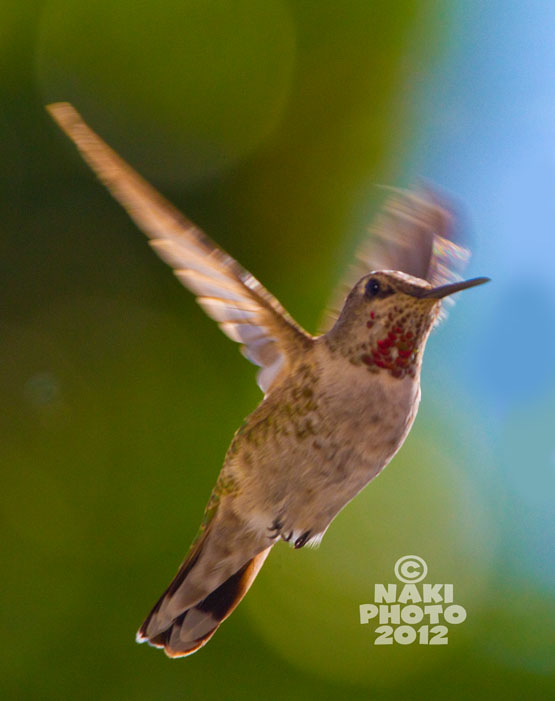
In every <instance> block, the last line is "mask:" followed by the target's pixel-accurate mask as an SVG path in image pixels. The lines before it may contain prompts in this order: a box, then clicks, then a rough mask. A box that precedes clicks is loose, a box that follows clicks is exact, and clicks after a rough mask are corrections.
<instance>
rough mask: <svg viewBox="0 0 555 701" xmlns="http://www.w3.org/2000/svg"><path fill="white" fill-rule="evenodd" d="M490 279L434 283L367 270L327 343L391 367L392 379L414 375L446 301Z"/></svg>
mask: <svg viewBox="0 0 555 701" xmlns="http://www.w3.org/2000/svg"><path fill="white" fill-rule="evenodd" d="M488 279H489V278H474V279H472V280H465V281H461V282H455V283H451V284H448V285H441V286H440V287H432V285H431V284H430V283H429V282H426V281H425V280H422V279H420V278H417V277H413V276H412V275H407V274H405V273H401V272H398V271H391V270H381V271H376V272H372V273H369V274H368V275H365V276H364V277H363V278H361V279H360V280H359V281H358V282H357V283H356V285H355V286H354V288H353V289H352V290H351V292H350V294H349V296H348V297H347V299H346V301H345V305H344V307H343V310H342V312H341V314H340V316H339V318H338V320H337V323H336V324H335V326H334V328H333V329H332V330H331V331H330V332H329V334H328V336H329V343H330V345H331V347H332V348H336V347H338V346H341V347H342V350H343V351H344V352H345V353H346V354H347V355H348V357H349V360H350V361H351V362H353V363H355V364H357V365H361V366H366V367H367V368H368V370H369V371H372V372H376V373H377V372H379V371H380V370H387V371H389V372H390V374H391V375H392V376H393V377H397V378H402V377H405V376H407V375H410V376H412V377H414V376H415V375H416V373H417V371H418V369H419V367H420V362H421V356H422V351H423V350H424V346H425V343H426V340H427V338H428V335H429V333H430V330H431V328H432V326H433V324H434V322H435V320H436V319H437V317H438V315H439V312H440V309H441V301H442V299H443V298H444V297H447V296H448V295H451V294H453V293H455V292H459V291H460V290H465V289H467V288H469V287H474V286H475V285H481V284H482V283H484V282H488ZM341 339H343V341H341Z"/></svg>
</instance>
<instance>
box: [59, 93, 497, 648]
mask: <svg viewBox="0 0 555 701" xmlns="http://www.w3.org/2000/svg"><path fill="white" fill-rule="evenodd" d="M49 109H50V111H51V113H52V115H53V116H54V118H55V119H56V121H58V123H59V124H60V125H61V126H62V128H63V129H64V130H65V131H66V132H67V133H68V135H69V136H70V137H71V138H72V139H73V140H74V141H75V143H76V144H77V146H78V148H79V149H80V150H81V152H82V154H83V156H84V158H85V159H86V160H87V161H88V162H89V164H90V165H91V166H92V168H93V169H94V170H95V171H96V173H97V174H98V175H99V177H100V178H101V179H102V180H103V181H104V183H105V184H106V185H107V187H108V188H109V189H110V190H111V192H112V193H113V194H114V196H115V197H116V198H117V199H118V200H119V201H120V202H121V203H122V204H123V206H124V207H125V208H126V209H127V210H128V212H129V213H130V214H131V216H132V217H133V218H134V219H135V221H136V222H137V223H138V224H139V226H140V227H141V228H143V230H144V231H145V232H146V233H147V234H148V235H149V236H150V237H151V239H152V241H151V243H152V245H153V247H154V248H155V249H156V251H157V252H158V254H159V255H160V256H161V257H162V258H163V259H164V260H166V262H168V263H170V264H171V265H172V266H173V267H174V269H175V272H176V274H177V276H178V277H179V278H180V280H181V281H182V282H183V283H184V284H185V285H186V286H187V287H189V288H190V289H191V290H192V291H193V292H195V293H196V294H197V295H198V301H199V303H200V304H201V305H202V307H203V308H204V309H205V310H206V311H207V313H208V314H209V315H210V316H212V317H213V318H214V319H215V320H216V321H217V322H218V323H219V324H220V327H221V328H222V330H223V331H224V332H225V333H226V334H227V335H228V336H230V337H231V338H232V339H233V340H235V341H239V342H240V343H242V344H243V352H244V354H245V355H246V357H247V358H249V359H250V360H251V361H252V362H254V363H255V364H257V365H259V366H260V367H261V370H260V372H259V374H258V383H259V385H260V387H261V388H262V390H263V391H264V392H265V398H264V399H263V401H262V402H261V403H260V404H259V406H258V407H257V408H256V409H255V410H254V411H253V412H252V413H251V414H250V415H249V416H248V417H247V418H246V419H245V421H244V423H243V425H242V426H241V427H240V428H239V429H238V431H237V432H236V434H235V436H234V437H233V440H232V442H231V445H230V448H229V450H228V452H227V455H226V457H225V461H224V465H223V467H222V470H221V473H220V476H219V478H218V480H217V483H216V487H215V488H214V491H213V493H212V496H211V497H210V500H209V502H208V505H207V508H206V512H205V518H204V521H203V523H202V525H201V529H200V532H199V534H198V536H197V538H196V540H195V541H194V543H193V545H192V547H191V550H190V552H189V554H188V556H187V558H186V559H185V561H184V562H183V564H182V565H181V567H180V569H179V571H178V573H177V575H176V577H175V578H174V580H173V581H172V583H171V584H170V586H169V587H168V589H167V590H166V592H164V594H163V595H162V597H161V598H160V600H159V601H158V603H157V604H156V606H155V607H154V608H153V610H152V611H151V613H150V614H149V616H148V617H147V619H146V620H145V622H144V623H143V625H142V626H141V628H140V630H139V633H138V640H139V641H140V642H142V641H148V642H150V643H151V644H153V645H155V646H158V647H163V648H164V649H165V651H166V653H167V654H168V655H169V656H171V657H178V656H183V655H187V654H190V653H192V652H194V651H195V650H197V649H198V648H199V647H201V646H202V645H204V644H205V643H206V642H207V641H208V640H209V639H210V637H211V636H212V635H213V634H214V632H215V631H216V629H217V628H218V626H219V624H220V623H221V621H222V620H224V619H225V618H226V617H227V616H228V615H229V614H230V613H231V612H232V611H233V609H234V608H235V607H236V606H237V604H238V603H239V601H240V600H241V599H242V597H243V596H244V594H245V593H246V591H247V590H248V588H249V587H250V585H251V583H252V581H253V579H254V577H255V576H256V574H257V572H258V570H259V569H260V567H261V565H262V564H263V562H264V560H265V558H266V556H267V555H268V553H269V551H270V549H271V548H272V547H273V546H274V545H275V544H276V543H277V542H278V541H279V540H284V541H287V542H289V543H291V544H293V545H294V546H295V548H301V547H303V546H304V545H306V544H316V543H318V542H319V541H320V539H321V538H322V536H323V535H324V533H325V531H326V529H327V528H328V526H329V524H330V523H331V521H332V520H333V519H334V518H335V516H336V515H337V514H338V512H339V511H340V510H341V509H342V508H343V507H344V506H345V505H346V504H347V503H348V502H349V501H350V500H351V499H352V498H353V497H354V496H355V495H356V494H357V493H358V492H359V491H360V490H361V489H362V488H363V487H364V486H366V485H367V484H368V482H370V480H372V479H373V478H374V477H376V475H378V474H379V472H380V471H381V470H382V469H383V468H384V467H385V466H386V465H387V464H388V462H389V461H390V460H391V459H392V457H393V456H394V455H395V453H396V452H397V451H398V450H399V448H400V447H401V445H402V443H403V441H404V440H405V438H406V436H407V434H408V432H409V431H410V428H411V426H412V423H413V421H414V419H415V416H416V412H417V409H418V404H419V401H420V368H421V364H422V354H423V351H424V346H425V344H426V340H427V338H428V335H429V333H430V330H431V328H432V326H433V324H434V322H435V320H436V319H437V317H438V315H439V313H440V309H441V299H442V298H443V297H445V296H446V295H448V294H451V293H452V292H456V291H458V290H460V289H464V288H466V287H470V286H472V285H474V284H479V283H480V282H484V281H485V279H484V278H480V279H476V280H473V281H468V282H455V283H453V282H451V281H452V280H453V278H454V269H455V268H456V263H457V262H460V261H461V260H462V259H463V258H464V257H465V256H464V254H465V251H464V249H462V248H461V247H459V246H457V245H456V244H455V243H454V242H453V241H452V240H451V239H450V238H449V236H448V219H449V217H448V214H447V212H446V210H444V209H443V208H441V207H440V206H439V205H438V203H437V202H436V201H435V200H433V199H432V198H431V197H417V196H415V195H413V194H412V193H405V194H403V195H399V193H397V200H396V201H395V202H394V204H393V205H391V206H390V207H389V210H387V209H386V216H385V219H384V221H383V222H382V226H381V234H380V235H381V239H382V243H381V250H379V246H378V248H377V249H376V251H377V253H376V255H377V257H378V258H380V257H381V260H385V261H387V262H390V263H391V262H393V263H398V265H389V266H387V269H383V268H384V267H385V266H381V268H382V269H380V270H379V271H378V272H370V270H372V269H373V268H370V267H368V264H367V262H366V261H365V260H364V259H363V261H362V263H363V273H364V274H362V275H361V276H359V275H357V279H356V282H355V284H354V285H351V291H350V293H349V295H348V297H347V298H346V300H345V302H344V306H343V308H342V310H341V313H340V314H339V316H338V317H337V319H336V320H335V323H334V325H333V327H332V328H331V329H329V330H328V331H327V332H326V333H324V334H323V335H321V336H317V337H313V336H311V335H310V334H308V333H306V332H305V331H303V330H302V329H301V328H300V327H299V326H298V325H297V324H296V323H295V322H294V320H293V319H292V318H291V317H290V316H289V315H288V314H287V312H286V311H285V310H284V309H283V308H282V307H281V305H280V304H279V302H277V300H276V299H275V298H274V297H272V295H270V293H269V292H268V291H267V290H265V288H264V287H262V285H261V284H260V283H259V282H258V281H257V280H256V279H255V278H254V277H253V276H252V275H250V273H248V272H247V271H246V270H244V269H243V268H241V266H240V265H239V264H238V263H237V262H236V261H235V260H233V259H232V258H231V257H230V256H228V255H227V254H226V253H224V252H223V251H222V250H221V249H219V248H218V247H217V246H216V245H215V244H214V243H213V242H211V241H210V239H208V238H207V237H206V236H205V235H204V234H203V233H202V232H201V231H200V230H199V229H197V228H196V227H195V226H194V225H193V224H191V223H190V222H188V221H187V220H186V219H185V218H184V217H182V215H180V214H179V213H178V212H177V211H176V210H175V209H173V208H172V206H171V205H170V204H169V203H167V202H166V201H165V200H163V199H162V198H161V196H160V195H158V193H156V192H155V191H154V190H152V188H150V186H149V185H148V184H147V183H145V182H144V181H143V180H142V179H141V178H140V177H139V176H138V175H137V174H136V173H135V172H134V171H132V170H131V168H130V167H129V166H127V164H125V163H124V162H123V161H122V160H121V159H120V158H119V157H118V156H117V155H116V154H115V153H114V152H113V151H112V150H111V149H110V148H109V147H108V146H107V145H106V144H104V142H102V141H101V140H100V139H99V137H98V136H96V135H95V134H94V132H92V131H91V130H90V129H89V128H88V127H87V126H86V125H85V124H84V123H83V121H82V120H81V118H80V117H79V115H78V114H77V113H76V112H75V110H73V108H72V107H71V106H70V105H68V104H66V103H60V104H57V105H52V106H50V107H49ZM361 258H364V257H363V256H361ZM376 267H377V266H376ZM359 272H360V266H359ZM359 277H360V279H358V278H359ZM448 282H451V284H443V285H440V286H437V283H448Z"/></svg>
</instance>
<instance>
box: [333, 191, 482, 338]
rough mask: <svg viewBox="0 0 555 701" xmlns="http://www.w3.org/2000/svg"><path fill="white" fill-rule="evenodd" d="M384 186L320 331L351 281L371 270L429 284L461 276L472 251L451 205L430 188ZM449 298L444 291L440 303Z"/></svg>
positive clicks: (339, 305) (338, 306) (340, 303)
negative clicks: (459, 234) (458, 233)
mask: <svg viewBox="0 0 555 701" xmlns="http://www.w3.org/2000/svg"><path fill="white" fill-rule="evenodd" d="M387 189H388V190H390V191H391V194H390V196H389V197H388V199H387V200H386V202H385V204H384V206H383V208H382V211H381V212H380V213H379V214H378V216H377V218H376V221H375V222H374V224H373V225H372V226H371V227H370V230H369V234H370V236H369V238H368V239H367V240H365V241H364V242H363V243H362V245H361V246H360V247H359V249H358V250H357V252H356V259H355V262H354V263H353V264H352V265H351V267H350V269H349V271H348V273H347V275H345V277H344V279H343V280H342V282H341V284H340V286H339V287H338V288H337V290H336V292H335V295H334V296H333V297H332V301H331V304H330V307H329V310H328V312H327V314H326V318H325V319H324V324H323V327H324V328H323V331H327V330H328V329H329V328H331V326H332V325H333V324H334V323H335V320H336V319H337V317H338V316H339V312H340V311H341V308H342V307H343V303H344V301H345V298H346V296H347V294H348V293H349V292H350V290H351V289H352V288H353V286H354V285H355V283H356V282H357V281H358V280H360V278H361V277H363V275H367V274H368V273H370V272H372V271H373V270H399V271H400V272H403V273H407V274H408V275H414V276H415V277H419V278H421V279H422V280H427V281H428V282H429V283H430V284H431V285H432V286H433V287H437V286H439V285H444V284H447V283H450V282H456V281H457V280H460V279H461V273H462V271H463V270H464V268H465V266H466V263H467V262H468V259H469V258H470V251H469V250H468V249H467V248H465V247H463V246H462V245H460V243H457V242H456V241H455V227H454V214H453V212H452V210H451V209H449V208H448V206H447V205H446V203H445V202H443V201H442V200H441V199H440V198H439V196H438V194H437V193H435V192H433V191H432V190H431V189H429V188H418V189H415V190H397V189H395V188H387ZM449 301H450V302H452V298H450V297H447V298H446V300H445V301H444V305H445V302H449ZM443 308H444V306H443Z"/></svg>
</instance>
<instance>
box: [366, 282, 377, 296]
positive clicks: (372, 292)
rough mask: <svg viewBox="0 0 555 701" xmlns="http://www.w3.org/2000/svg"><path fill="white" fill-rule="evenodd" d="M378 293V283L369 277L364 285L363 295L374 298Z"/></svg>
mask: <svg viewBox="0 0 555 701" xmlns="http://www.w3.org/2000/svg"><path fill="white" fill-rule="evenodd" d="M379 291H380V282H379V280H376V278H375V277H371V278H370V280H368V282H367V283H366V290H365V294H366V296H367V297H375V296H376V295H377V294H378V292H379Z"/></svg>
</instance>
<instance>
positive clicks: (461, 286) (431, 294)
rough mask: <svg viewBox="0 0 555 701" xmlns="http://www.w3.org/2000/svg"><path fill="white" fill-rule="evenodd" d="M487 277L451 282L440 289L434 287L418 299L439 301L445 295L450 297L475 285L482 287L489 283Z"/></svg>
mask: <svg viewBox="0 0 555 701" xmlns="http://www.w3.org/2000/svg"><path fill="white" fill-rule="evenodd" d="M490 279H491V278H489V277H475V278H472V280H462V281H461V282H453V283H452V284H450V285H441V287H434V288H433V289H432V290H426V291H425V292H424V293H423V294H421V295H419V297H421V298H424V299H441V298H442V297H447V295H452V294H453V293H454V292H460V291H461V290H466V289H468V288H469V287H475V286H476V285H483V284H484V283H485V282H490Z"/></svg>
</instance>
